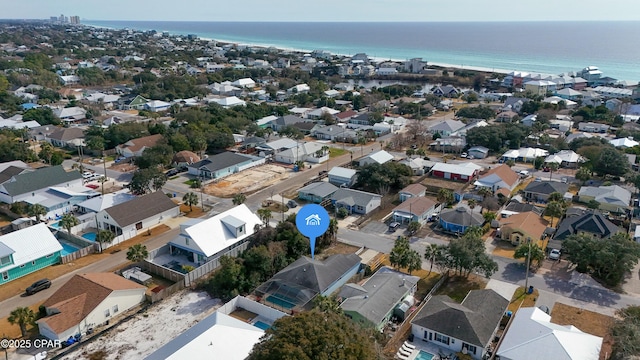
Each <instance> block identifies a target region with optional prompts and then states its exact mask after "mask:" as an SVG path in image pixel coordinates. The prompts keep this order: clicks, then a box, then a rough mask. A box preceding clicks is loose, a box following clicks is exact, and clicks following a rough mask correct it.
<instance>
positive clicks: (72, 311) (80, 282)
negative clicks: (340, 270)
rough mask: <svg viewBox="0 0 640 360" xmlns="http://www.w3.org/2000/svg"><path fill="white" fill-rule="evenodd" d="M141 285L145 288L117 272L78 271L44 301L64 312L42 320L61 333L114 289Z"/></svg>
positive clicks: (46, 304)
mask: <svg viewBox="0 0 640 360" xmlns="http://www.w3.org/2000/svg"><path fill="white" fill-rule="evenodd" d="M140 288H142V289H144V288H145V287H144V286H142V285H140V284H136V283H134V282H133V281H130V280H127V279H125V278H123V277H122V276H119V275H116V274H114V273H92V274H77V275H75V276H74V277H72V278H71V280H69V281H67V283H66V284H64V285H62V287H61V288H60V289H58V291H56V292H55V293H54V294H53V295H51V297H49V298H48V299H47V300H46V301H45V302H44V304H43V305H44V306H45V307H47V308H53V309H57V310H58V311H59V312H60V313H58V314H54V315H50V316H47V317H45V318H43V319H41V320H39V321H42V322H45V323H46V324H47V325H48V326H49V327H50V328H51V329H52V330H54V331H56V332H57V333H60V332H63V331H65V330H67V329H69V328H71V327H72V326H75V325H77V324H78V323H79V322H80V321H81V320H82V319H84V318H85V317H87V316H88V315H89V313H91V311H93V310H94V309H95V308H96V307H97V306H98V305H99V304H100V303H102V302H103V301H104V299H106V298H107V296H109V294H111V292H113V291H115V290H128V289H140Z"/></svg>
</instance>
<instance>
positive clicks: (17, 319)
mask: <svg viewBox="0 0 640 360" xmlns="http://www.w3.org/2000/svg"><path fill="white" fill-rule="evenodd" d="M35 320H36V314H35V312H33V310H31V309H29V308H28V307H19V308H16V309H15V310H13V311H12V312H11V314H9V317H8V318H7V321H9V324H11V325H18V326H20V332H21V333H22V337H25V336H27V325H33V323H34V321H35Z"/></svg>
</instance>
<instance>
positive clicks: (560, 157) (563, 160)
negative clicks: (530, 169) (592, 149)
mask: <svg viewBox="0 0 640 360" xmlns="http://www.w3.org/2000/svg"><path fill="white" fill-rule="evenodd" d="M585 161H586V160H585V158H584V157H583V156H582V155H579V154H576V153H575V152H574V151H573V150H560V151H559V152H557V153H555V154H553V155H549V156H547V157H546V158H545V159H544V162H545V163H552V162H553V163H556V164H558V165H560V166H562V167H568V168H575V167H577V166H578V165H579V164H581V163H583V162H585Z"/></svg>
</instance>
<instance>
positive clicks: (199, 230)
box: [169, 204, 262, 264]
mask: <svg viewBox="0 0 640 360" xmlns="http://www.w3.org/2000/svg"><path fill="white" fill-rule="evenodd" d="M261 224H262V221H261V220H260V218H259V217H258V216H257V215H256V214H254V213H253V212H251V210H249V208H248V207H247V206H246V205H244V204H241V205H238V206H236V207H234V208H231V209H229V210H227V211H225V212H222V213H220V214H218V215H216V216H213V217H210V218H208V219H205V220H202V221H199V222H197V223H195V224H193V223H191V224H186V225H181V227H180V228H181V231H180V235H178V237H177V238H175V239H173V240H171V241H170V242H169V246H170V250H171V253H172V254H176V253H182V254H185V255H187V256H188V257H189V258H190V259H191V261H192V262H194V263H196V264H204V263H206V262H208V261H210V260H213V259H215V258H218V257H220V256H221V255H224V254H225V253H226V252H228V251H232V250H233V249H238V248H239V247H240V246H242V245H243V244H246V243H247V242H248V241H249V238H250V237H251V236H252V235H253V234H254V233H255V227H256V225H261ZM238 250H241V249H238Z"/></svg>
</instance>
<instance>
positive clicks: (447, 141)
mask: <svg viewBox="0 0 640 360" xmlns="http://www.w3.org/2000/svg"><path fill="white" fill-rule="evenodd" d="M466 146H467V139H466V137H464V136H445V137H440V138H437V139H436V140H435V141H433V142H432V143H430V144H429V148H430V149H431V151H438V152H443V153H445V152H447V153H461V152H462V150H464V148H465V147H466Z"/></svg>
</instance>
